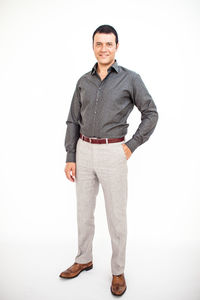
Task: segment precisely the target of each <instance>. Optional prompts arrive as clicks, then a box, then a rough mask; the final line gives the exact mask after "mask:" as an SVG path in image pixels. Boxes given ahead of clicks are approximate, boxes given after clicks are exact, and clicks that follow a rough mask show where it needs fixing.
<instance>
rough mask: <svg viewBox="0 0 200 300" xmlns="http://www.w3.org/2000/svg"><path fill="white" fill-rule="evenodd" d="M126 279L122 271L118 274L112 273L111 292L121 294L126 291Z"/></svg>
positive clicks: (116, 294)
mask: <svg viewBox="0 0 200 300" xmlns="http://www.w3.org/2000/svg"><path fill="white" fill-rule="evenodd" d="M126 288H127V286H126V281H125V278H124V273H122V274H120V275H113V279H112V285H111V287H110V290H111V293H112V294H113V295H115V296H121V295H123V294H124V292H125V291H126Z"/></svg>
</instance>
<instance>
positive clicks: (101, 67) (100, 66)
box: [97, 59, 115, 74]
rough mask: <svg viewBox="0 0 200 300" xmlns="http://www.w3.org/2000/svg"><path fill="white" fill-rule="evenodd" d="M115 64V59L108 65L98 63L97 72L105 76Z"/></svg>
mask: <svg viewBox="0 0 200 300" xmlns="http://www.w3.org/2000/svg"><path fill="white" fill-rule="evenodd" d="M114 62H115V59H114V60H113V61H112V62H111V63H110V64H108V65H104V64H100V63H99V62H98V66H97V72H98V73H101V74H104V73H107V70H108V69H109V68H110V66H112V64H113V63H114Z"/></svg>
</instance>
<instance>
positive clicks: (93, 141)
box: [80, 133, 124, 144]
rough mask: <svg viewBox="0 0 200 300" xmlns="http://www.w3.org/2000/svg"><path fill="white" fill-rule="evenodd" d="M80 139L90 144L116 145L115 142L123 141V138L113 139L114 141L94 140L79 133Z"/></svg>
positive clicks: (106, 139)
mask: <svg viewBox="0 0 200 300" xmlns="http://www.w3.org/2000/svg"><path fill="white" fill-rule="evenodd" d="M80 138H81V139H82V140H83V141H85V142H88V143H91V144H108V143H117V142H121V141H124V136H123V137H121V138H115V139H108V138H105V139H96V138H89V137H87V136H84V135H82V134H81V133H80Z"/></svg>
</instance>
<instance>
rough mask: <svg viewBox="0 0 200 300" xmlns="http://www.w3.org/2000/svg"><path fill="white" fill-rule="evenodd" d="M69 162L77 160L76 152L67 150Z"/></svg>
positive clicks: (67, 160)
mask: <svg viewBox="0 0 200 300" xmlns="http://www.w3.org/2000/svg"><path fill="white" fill-rule="evenodd" d="M67 162H76V152H70V151H68V152H67V157H66V163H67Z"/></svg>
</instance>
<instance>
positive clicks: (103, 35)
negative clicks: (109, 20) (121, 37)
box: [92, 25, 119, 65]
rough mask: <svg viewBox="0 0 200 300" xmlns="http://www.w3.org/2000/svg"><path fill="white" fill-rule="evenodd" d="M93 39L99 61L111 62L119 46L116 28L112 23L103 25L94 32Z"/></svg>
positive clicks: (102, 62)
mask: <svg viewBox="0 0 200 300" xmlns="http://www.w3.org/2000/svg"><path fill="white" fill-rule="evenodd" d="M92 40H93V50H94V54H95V56H96V59H97V60H98V62H99V63H100V64H103V65H109V64H111V63H112V62H113V61H114V59H115V53H116V51H117V49H118V46H119V42H118V34H117V32H116V30H115V29H114V28H113V27H112V26H110V25H101V26H99V27H98V28H97V29H96V30H95V32H94V33H93V36H92Z"/></svg>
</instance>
